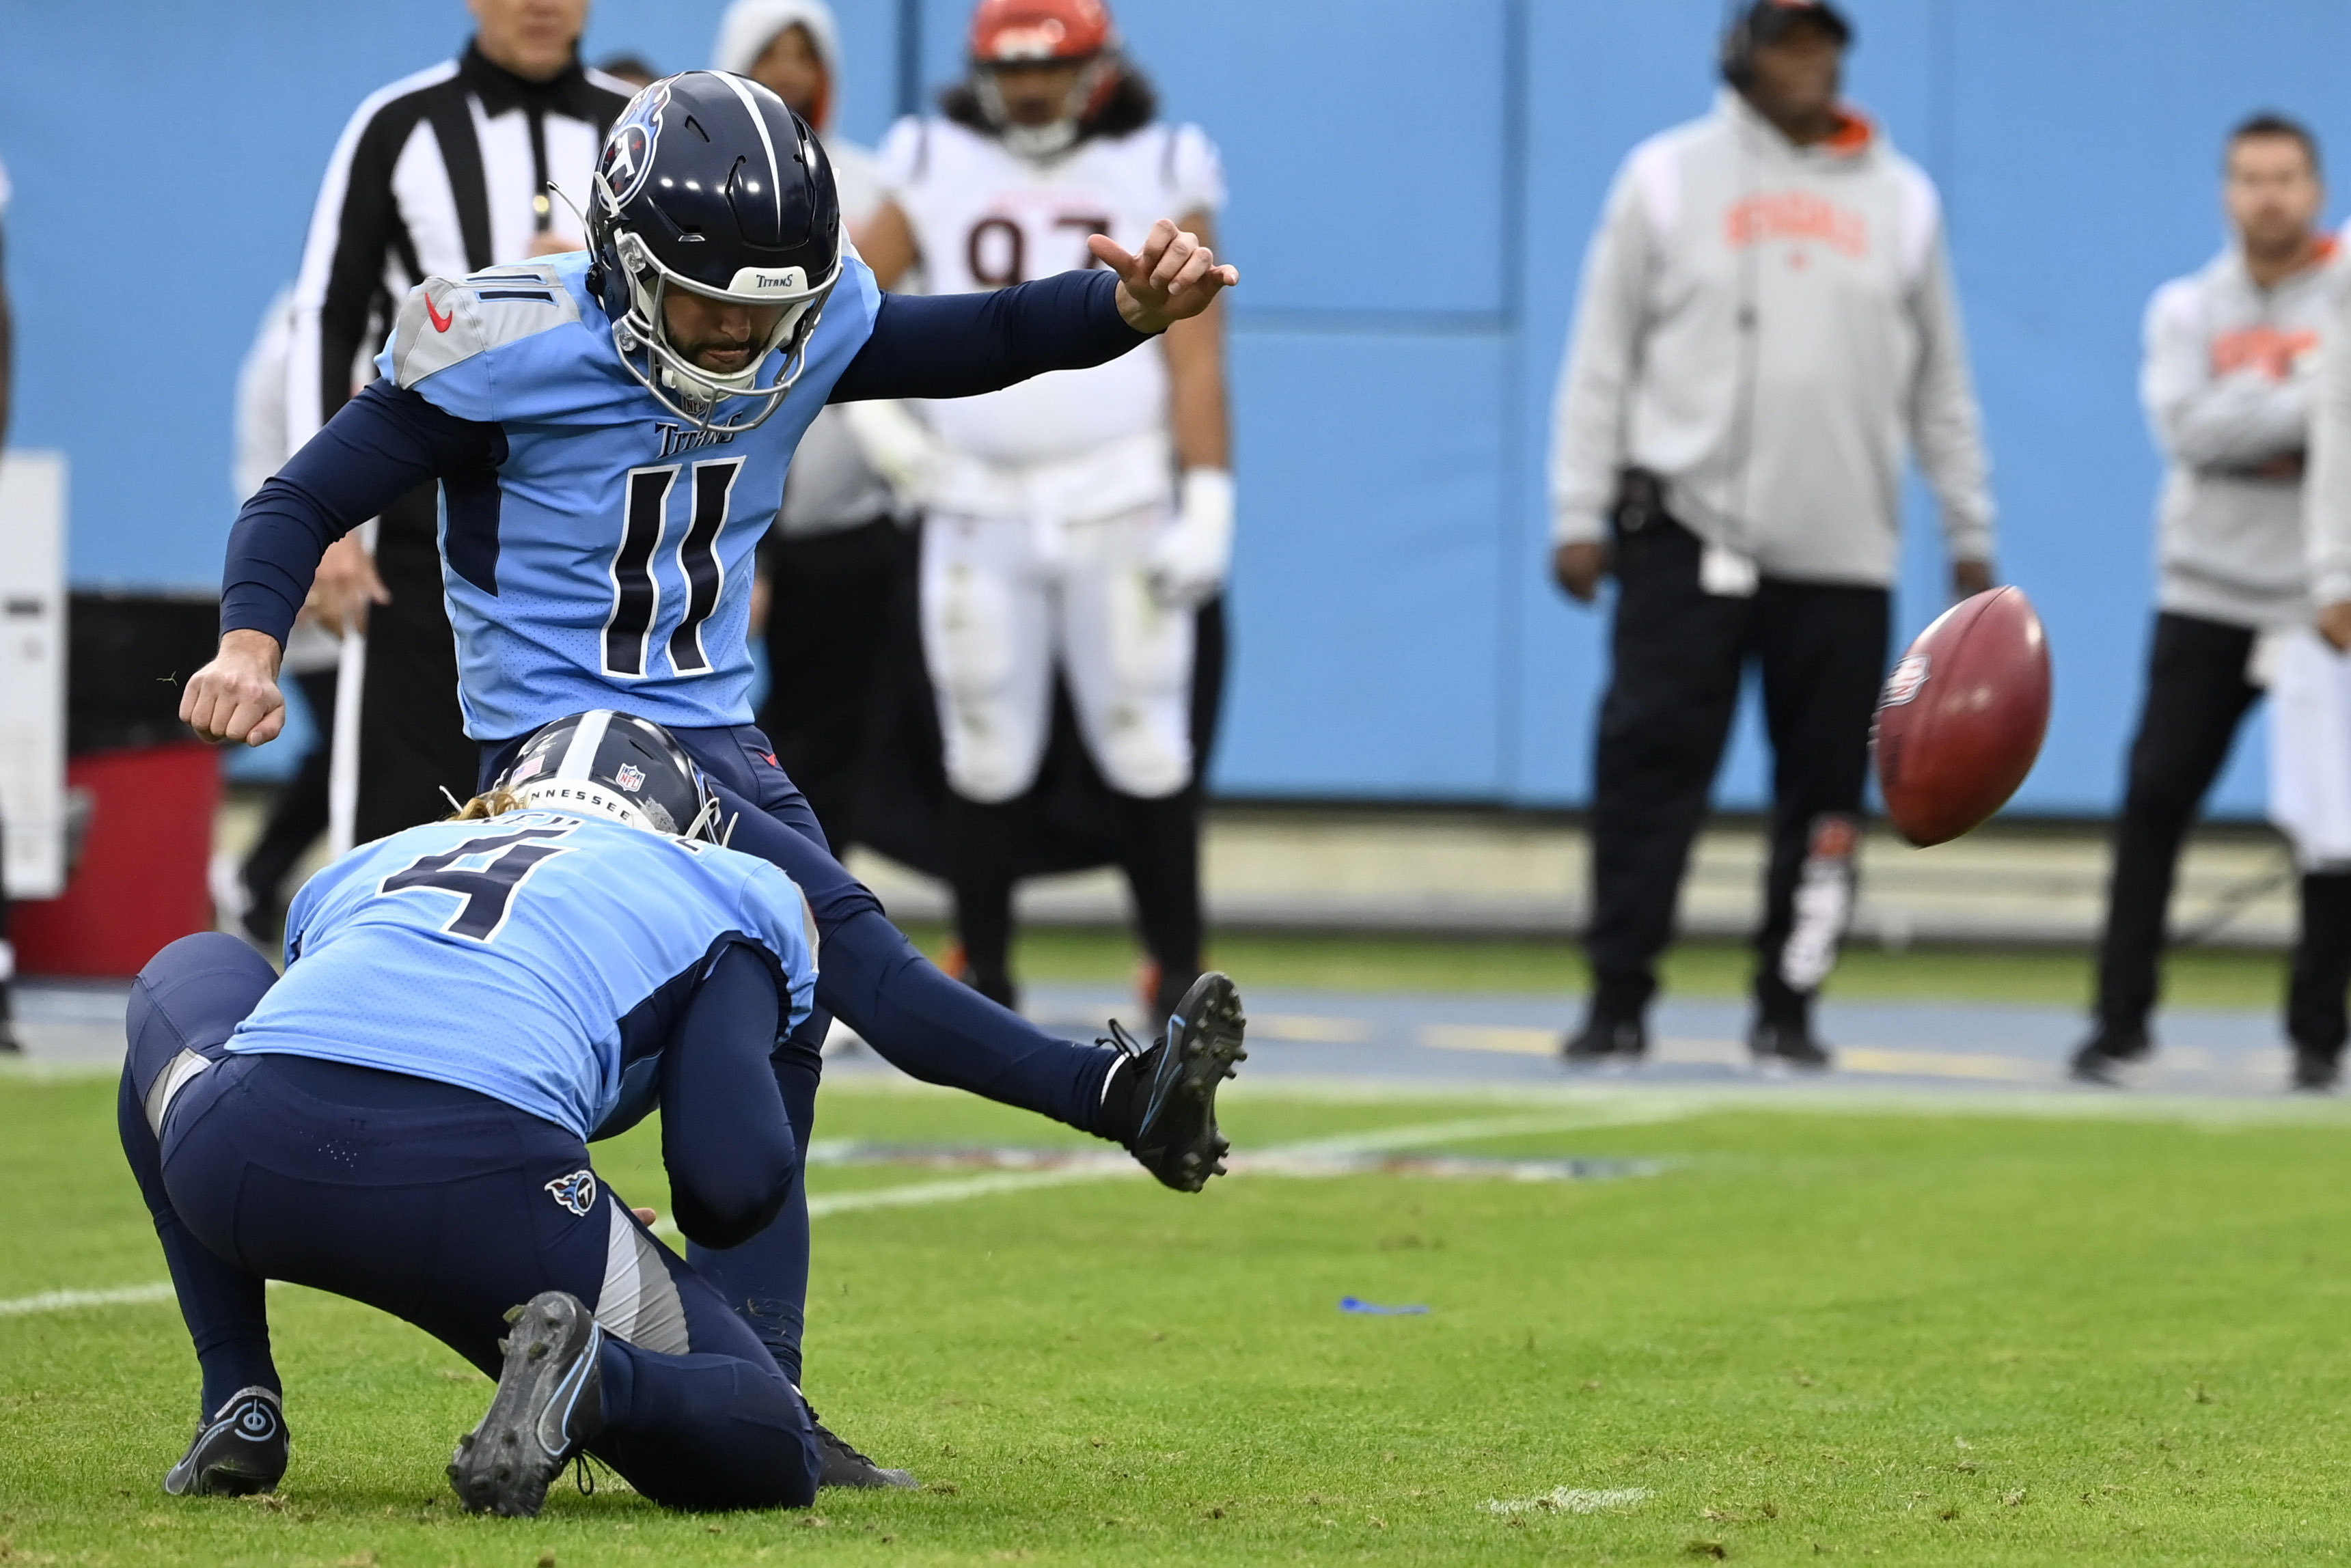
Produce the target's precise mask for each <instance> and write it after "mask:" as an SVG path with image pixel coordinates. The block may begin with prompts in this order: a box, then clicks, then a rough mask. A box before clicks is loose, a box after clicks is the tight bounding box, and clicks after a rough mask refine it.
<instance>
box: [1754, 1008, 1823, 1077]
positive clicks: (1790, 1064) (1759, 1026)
mask: <svg viewBox="0 0 2351 1568" xmlns="http://www.w3.org/2000/svg"><path fill="white" fill-rule="evenodd" d="M1747 1050H1748V1052H1749V1054H1750V1055H1751V1056H1753V1057H1754V1059H1755V1065H1756V1066H1758V1067H1761V1068H1764V1069H1766V1070H1767V1071H1768V1070H1770V1069H1771V1068H1792V1069H1794V1070H1795V1071H1799V1072H1826V1071H1828V1070H1829V1069H1830V1068H1832V1067H1834V1066H1835V1065H1836V1058H1835V1057H1834V1056H1832V1055H1830V1054H1829V1050H1828V1047H1826V1046H1824V1045H1823V1044H1822V1043H1821V1042H1820V1041H1819V1040H1814V1039H1813V1030H1812V1026H1811V1025H1809V1024H1804V1023H1796V1022H1781V1021H1777V1020H1774V1019H1756V1020H1755V1027H1754V1029H1753V1030H1750V1031H1749V1033H1748V1036H1747Z"/></svg>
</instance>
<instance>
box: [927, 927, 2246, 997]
mask: <svg viewBox="0 0 2351 1568" xmlns="http://www.w3.org/2000/svg"><path fill="white" fill-rule="evenodd" d="M906 929H907V930H908V932H909V933H910V934H912V935H913V936H914V937H915V939H916V940H917V941H918V942H919V943H920V944H921V945H922V946H923V949H924V951H925V952H927V953H931V954H934V955H935V954H937V953H939V952H941V951H942V950H944V949H945V947H946V944H947V938H946V932H945V931H944V930H943V929H942V928H939V927H936V926H925V925H908V926H907V928H906ZM1208 957H1209V962H1211V963H1212V964H1215V965H1217V966H1219V967H1223V968H1226V969H1229V970H1230V971H1231V972H1232V973H1233V974H1234V975H1236V976H1238V977H1244V978H1245V979H1246V980H1247V982H1248V983H1249V984H1250V985H1252V986H1279V987H1292V986H1295V987H1301V988H1315V989H1328V990H1353V991H1364V990H1371V991H1464V990H1467V991H1578V992H1580V991H1583V989H1584V988H1586V986H1587V985H1588V984H1589V983H1590V974H1589V971H1588V970H1587V969H1586V968H1585V967H1584V962H1583V952H1582V950H1581V949H1580V948H1578V947H1577V946H1575V945H1574V944H1573V943H1572V942H1570V941H1568V940H1567V939H1565V938H1563V937H1562V938H1558V939H1555V940H1550V941H1544V940H1540V939H1537V938H1531V937H1492V936H1477V937H1468V936H1463V937H1443V936H1437V937H1430V936H1364V935H1363V934H1361V933H1356V932H1350V933H1344V934H1341V933H1332V934H1328V935H1317V934H1311V933H1291V932H1249V931H1238V932H1236V931H1225V932H1219V933H1217V936H1216V940H1215V944H1214V950H1213V951H1212V952H1211V953H1210V954H1209V956H1208ZM1135 961H1136V960H1135V948H1134V942H1133V940H1132V939H1131V938H1129V937H1128V936H1127V935H1126V934H1125V933H1123V932H1121V931H1113V930H1104V929H1100V928H1075V927H1052V926H1041V927H1040V926H1031V927H1029V928H1028V929H1026V930H1024V931H1023V932H1022V933H1021V934H1020V936H1019V945H1018V946H1017V948H1016V950H1015V957H1014V964H1015V967H1016V969H1017V971H1018V973H1019V977H1020V978H1021V979H1022V980H1023V981H1024V982H1028V983H1037V982H1048V983H1050V982H1091V983H1115V984H1121V985H1123V984H1125V983H1127V982H1128V980H1129V979H1130V978H1131V977H1133V975H1134V969H1135ZM1753 973H1754V956H1753V953H1752V951H1751V950H1750V948H1749V947H1747V946H1745V945H1744V944H1743V943H1733V942H1684V943H1681V944H1679V945H1677V946H1676V947H1675V948H1674V949H1673V951H1672V952H1670V953H1668V954H1667V956H1666V962H1665V966H1664V983H1665V989H1666V992H1667V995H1672V996H1697V997H1743V996H1745V995H1747V994H1748V989H1749V986H1750V979H1751V977H1752V975H1753ZM2090 982H2091V958H2090V956H2089V954H2087V953H2086V952H2084V951H2081V950H2079V949H2074V948H2064V947H2023V948H2001V947H1953V946H1917V947H1911V948H1908V949H1907V950H1905V951H1902V952H1888V951H1886V949H1884V948H1880V947H1873V946H1867V945H1865V944H1863V943H1859V942H1855V943H1853V944H1850V945H1849V946H1846V948H1845V949H1844V954H1843V955H1842V956H1840V957H1839V958H1838V960H1837V968H1836V975H1835V977H1834V979H1833V980H1831V981H1830V983H1829V988H1828V989H1829V993H1830V994H1831V995H1832V996H1834V997H1842V998H1847V999H1851V1000H1859V999H1863V998H1913V999H1922V1000H1923V999H1958V1000H1974V1001H1981V1000H1984V999H1985V998H1998V999H2000V1000H2001V1002H2004V1003H2028V1004H2033V1003H2038V1004H2047V1005H2050V1006H2054V1007H2078V1008H2085V1009H2086V1008H2087V1006H2088V1004H2089V999H2090ZM2284 994H2285V959H2284V956H2283V955H2282V954H2278V953H2271V952H2262V951H2259V950H2249V949H2244V948H2231V947H2183V948H2179V949H2175V950H2174V951H2173V952H2171V953H2170V954H2168V955H2167V956H2166V958H2165V960H2164V999H2165V1000H2166V1001H2167V1002H2169V1003H2171V1004H2173V1005H2176V1006H2181V1007H2197V1008H2258V1009H2268V1008H2274V1007H2276V1006H2277V1005H2278V1003H2279V999H2280V998H2282V997H2283V995H2284Z"/></svg>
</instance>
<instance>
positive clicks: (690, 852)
mask: <svg viewBox="0 0 2351 1568" xmlns="http://www.w3.org/2000/svg"><path fill="white" fill-rule="evenodd" d="M733 943H742V944H744V945H747V946H751V947H754V948H756V949H758V950H759V951H761V952H763V953H765V954H767V955H768V958H769V959H770V961H771V962H772V963H773V964H774V965H775V966H776V972H777V976H778V988H777V999H778V1024H779V1029H782V1030H789V1028H791V1027H792V1026H793V1025H795V1024H797V1023H799V1021H800V1020H801V1019H804V1018H806V1017H807V1016H808V1012H809V1008H810V998H811V996H812V995H813V994H814V991H815V987H816V969H817V966H816V945H817V944H816V928H815V924H814V922H813V920H812V919H811V918H810V915H809V910H808V904H807V903H806V901H805V900H804V899H803V898H802V897H801V895H800V891H799V887H798V886H796V885H795V884H794V883H792V881H791V880H790V879H789V878H788V877H787V876H785V875H784V873H782V872H779V871H778V870H777V869H776V868H775V867H774V866H772V865H769V864H768V862H766V861H763V860H758V859H756V858H755V857H753V856H750V855H747V854H739V853H737V852H734V851H732V850H726V849H721V848H719V847H717V846H716V845H713V844H695V843H688V842H687V841H684V840H682V839H673V838H668V837H664V836H663V835H660V834H656V833H649V832H646V831H643V830H641V829H637V828H631V827H624V826H622V824H620V823H618V822H608V821H600V820H596V819H587V818H580V817H572V816H566V815H562V814H560V813H558V812H553V811H510V812H507V814H505V815H503V816H499V817H494V818H491V819H489V820H487V821H472V822H430V823H427V824H425V825H424V826H423V827H419V828H411V829H409V830H408V831H405V832H401V833H394V834H392V836H391V837H390V838H385V839H378V840H377V841H375V842H373V843H371V844H362V845H360V847H359V848H358V849H356V850H353V851H352V852H350V854H347V855H345V856H344V857H343V858H342V859H340V860H339V861H337V862H334V863H333V864H332V865H330V866H329V867H327V868H326V869H325V870H324V871H321V872H320V873H319V874H318V875H316V876H314V877H312V878H311V879H310V880H309V881H308V883H305V884H304V885H303V888H302V891H301V892H300V893H299V894H297V895H296V896H295V899H294V907H293V910H292V912H291V913H290V914H289V915H287V921H286V949H287V968H286V976H285V978H283V979H281V980H279V981H278V982H277V985H275V986H273V987H272V988H270V990H269V992H268V994H267V995H266V996H265V997H264V998H262V1000H261V1005H260V1006H259V1007H257V1008H256V1009H254V1011H253V1014H252V1016H251V1017H249V1018H247V1019H246V1020H245V1022H244V1023H242V1024H240V1025H239V1026H238V1027H237V1030H236V1033H235V1035H234V1036H233V1037H231V1039H230V1040H229V1042H228V1049H229V1050H231V1051H260V1052H277V1053H283V1054H289V1055H295V1056H311V1057H322V1058H325V1059H326V1060H328V1061H342V1062H349V1063H350V1064H352V1065H354V1066H358V1067H372V1068H376V1069H379V1070H381V1071H386V1072H399V1073H405V1074H407V1075H408V1076H410V1077H413V1078H429V1079H433V1080H434V1081H435V1082H442V1083H454V1084H456V1085H458V1086H459V1087H461V1088H465V1089H471V1090H473V1091H475V1092H477V1093H481V1094H486V1095H489V1096H490V1097H491V1098H493V1099H495V1100H500V1101H503V1102H505V1103H507V1104H509V1105H512V1106H514V1107H516V1108H517V1110H521V1111H525V1112H528V1113H530V1114H531V1115H534V1116H539V1117H543V1118H545V1119H546V1120H548V1121H549V1122H552V1123H554V1124H556V1125H558V1126H560V1127H566V1128H569V1129H570V1130H571V1131H572V1132H573V1133H575V1134H579V1135H580V1137H583V1138H585V1137H587V1136H589V1135H590V1134H591V1133H592V1132H594V1131H596V1130H597V1129H598V1128H599V1127H600V1126H602V1125H604V1124H607V1122H608V1121H609V1120H611V1117H612V1113H613V1112H614V1110H615V1108H616V1107H617V1106H619V1105H620V1104H621V1103H622V1100H623V1099H624V1097H625V1098H628V1099H630V1100H632V1101H635V1102H645V1101H646V1100H647V1097H648V1091H649V1089H650V1082H648V1081H649V1080H650V1079H651V1078H652V1077H653V1073H654V1072H656V1071H657V1070H658V1066H659V1060H660V1052H661V1051H662V1050H663V1048H664V1046H666V1045H667V1044H668V1042H669V1037H670V1034H671V1031H672V1030H673V1029H674V1027H675V1025H676V1022H677V1020H678V1019H680V1018H681V1017H683V1016H684V1009H685V1007H686V1005H687V1004H688V1003H689V1002H690V1001H691V1000H692V999H693V995H694V992H695V988H697V987H698V985H699V984H700V982H701V979H702V977H703V975H704V974H705V972H706V971H707V968H708V966H709V965H710V963H711V962H712V961H713V960H715V959H716V957H717V956H718V955H719V953H720V951H721V950H722V949H723V948H724V947H726V946H728V945H729V944H733Z"/></svg>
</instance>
